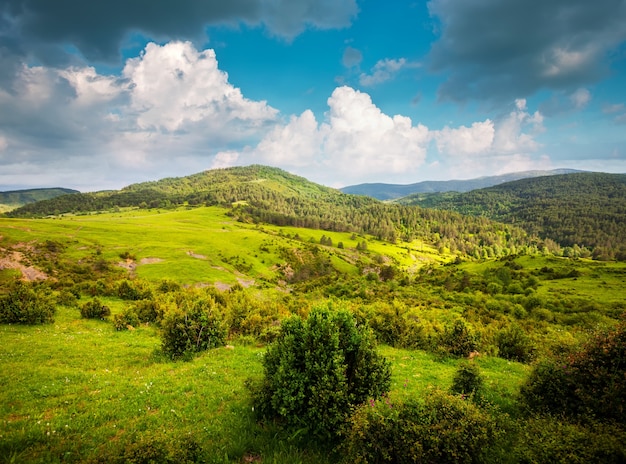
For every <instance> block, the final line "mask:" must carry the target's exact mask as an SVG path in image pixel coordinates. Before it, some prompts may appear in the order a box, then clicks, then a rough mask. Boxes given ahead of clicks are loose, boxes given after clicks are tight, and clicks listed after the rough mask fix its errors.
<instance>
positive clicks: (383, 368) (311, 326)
mask: <svg viewBox="0 0 626 464" xmlns="http://www.w3.org/2000/svg"><path fill="white" fill-rule="evenodd" d="M263 370H264V378H263V380H262V382H261V383H260V384H258V385H253V386H251V388H252V393H253V398H254V403H255V410H256V411H257V412H258V413H259V415H260V417H262V418H265V419H275V420H277V421H278V422H280V423H282V424H284V425H286V426H287V427H288V428H293V429H296V430H306V431H307V432H308V434H309V436H312V437H316V438H317V439H318V440H320V441H333V440H335V439H336V438H337V436H338V435H337V434H338V432H339V430H340V428H341V426H342V425H343V424H344V422H345V421H346V419H347V418H348V416H349V414H350V411H351V409H352V408H353V407H354V406H356V405H358V404H360V403H363V402H364V401H366V400H367V398H378V397H380V396H381V395H383V394H384V393H385V392H387V391H388V390H389V387H390V382H391V369H390V364H389V362H388V361H387V360H386V359H384V358H383V357H382V356H380V355H379V354H378V352H377V351H376V345H375V341H374V336H373V334H372V332H371V330H370V329H369V328H368V327H366V326H363V325H357V324H356V323H355V320H354V317H353V316H352V314H351V313H350V312H348V311H347V310H345V309H334V308H332V306H331V305H328V306H327V307H326V306H319V307H316V308H314V309H313V310H312V311H311V313H310V314H309V317H308V319H306V320H303V319H301V318H300V317H297V316H294V317H291V318H288V319H286V320H284V321H283V323H282V326H281V330H280V334H279V336H278V338H277V340H276V341H275V342H274V343H273V344H272V345H270V346H269V348H268V350H267V352H266V354H265V357H264V358H263Z"/></svg>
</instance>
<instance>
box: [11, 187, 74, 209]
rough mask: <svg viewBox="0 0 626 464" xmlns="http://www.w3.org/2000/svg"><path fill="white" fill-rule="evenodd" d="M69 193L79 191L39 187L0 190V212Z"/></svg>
mask: <svg viewBox="0 0 626 464" xmlns="http://www.w3.org/2000/svg"><path fill="white" fill-rule="evenodd" d="M71 193H79V192H78V191H77V190H72V189H66V188H41V189H27V190H11V191H7V192H0V212H2V211H10V210H12V209H16V208H19V207H20V206H24V205H26V204H29V203H35V202H37V201H41V200H47V199H50V198H55V197H58V196H61V195H67V194H71Z"/></svg>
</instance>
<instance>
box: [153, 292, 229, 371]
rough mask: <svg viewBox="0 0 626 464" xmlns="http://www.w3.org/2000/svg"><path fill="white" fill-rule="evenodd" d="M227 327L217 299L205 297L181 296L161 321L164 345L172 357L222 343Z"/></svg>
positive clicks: (163, 347) (164, 348) (184, 355)
mask: <svg viewBox="0 0 626 464" xmlns="http://www.w3.org/2000/svg"><path fill="white" fill-rule="evenodd" d="M226 334H227V330H226V328H225V327H224V324H223V323H222V315H221V314H220V311H219V308H218V306H217V304H216V303H215V301H214V300H213V299H212V298H210V297H208V296H206V297H200V296H196V295H189V296H186V297H181V298H179V301H178V303H177V306H176V307H175V308H172V309H170V310H169V311H167V312H166V313H165V316H164V317H163V320H162V321H161V348H162V349H163V352H164V353H166V354H167V355H168V356H169V357H171V358H172V359H179V358H183V357H186V356H190V355H192V354H193V353H197V352H200V351H205V350H208V349H210V348H215V347H218V346H222V345H224V343H225V340H226Z"/></svg>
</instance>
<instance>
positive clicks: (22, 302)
mask: <svg viewBox="0 0 626 464" xmlns="http://www.w3.org/2000/svg"><path fill="white" fill-rule="evenodd" d="M8 290H9V291H8V293H7V294H5V295H1V296H0V323H4V324H7V323H8V324H29V325H34V324H46V323H52V322H54V314H55V312H56V307H55V304H54V298H53V297H52V295H51V293H50V291H49V290H48V289H47V288H44V287H38V286H35V285H33V284H27V283H25V282H22V281H20V280H16V281H15V282H13V283H12V284H11V285H10V286H9V289H8Z"/></svg>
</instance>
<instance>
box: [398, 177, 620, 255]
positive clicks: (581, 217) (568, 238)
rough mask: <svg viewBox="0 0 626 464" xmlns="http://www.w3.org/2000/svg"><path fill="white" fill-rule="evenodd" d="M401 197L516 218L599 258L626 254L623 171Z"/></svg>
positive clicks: (445, 207)
mask: <svg viewBox="0 0 626 464" xmlns="http://www.w3.org/2000/svg"><path fill="white" fill-rule="evenodd" d="M398 202H399V203H402V204H405V205H420V206H422V207H426V208H437V209H442V210H451V211H456V212H459V213H462V214H470V215H474V216H484V217H488V218H490V219H493V220H496V221H502V222H506V223H509V224H516V225H518V226H521V227H523V228H524V229H525V230H527V231H529V232H530V233H533V234H537V235H539V236H540V237H543V238H548V237H549V238H551V239H553V240H556V241H557V242H558V243H559V244H560V245H561V246H565V247H574V248H577V247H587V248H589V249H590V250H593V255H594V257H596V258H603V259H612V258H618V259H626V175H624V174H603V173H577V174H570V175H558V176H550V177H541V178H533V179H523V180H519V181H516V182H510V183H506V184H502V185H499V186H494V187H490V188H486V189H481V190H475V191H472V192H467V193H459V194H455V193H445V194H432V195H427V194H418V195H412V196H409V197H406V198H403V199H401V200H398ZM572 251H573V250H566V251H565V252H566V253H572ZM575 252H576V253H579V251H577V250H575ZM584 254H585V252H584V251H583V255H584Z"/></svg>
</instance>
